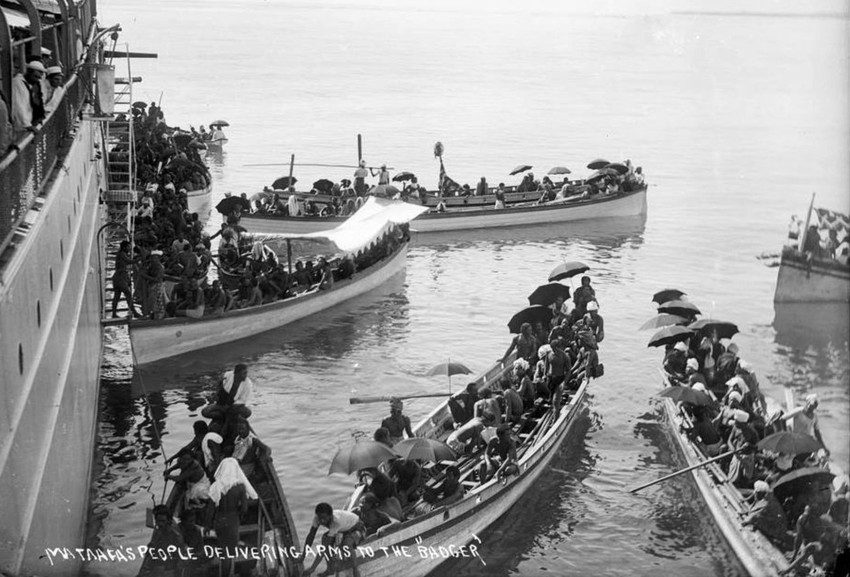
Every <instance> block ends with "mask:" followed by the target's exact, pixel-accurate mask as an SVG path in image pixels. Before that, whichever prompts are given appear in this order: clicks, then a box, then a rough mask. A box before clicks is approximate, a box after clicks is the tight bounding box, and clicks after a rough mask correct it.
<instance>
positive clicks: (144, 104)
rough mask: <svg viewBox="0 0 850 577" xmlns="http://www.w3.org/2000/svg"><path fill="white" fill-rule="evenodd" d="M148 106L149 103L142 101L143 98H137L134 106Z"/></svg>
mask: <svg viewBox="0 0 850 577" xmlns="http://www.w3.org/2000/svg"><path fill="white" fill-rule="evenodd" d="M147 107H148V103H147V102H142V101H141V100H137V101H135V102H134V103H133V108H147Z"/></svg>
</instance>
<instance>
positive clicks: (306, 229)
mask: <svg viewBox="0 0 850 577" xmlns="http://www.w3.org/2000/svg"><path fill="white" fill-rule="evenodd" d="M641 214H646V188H642V189H640V190H637V191H634V192H627V193H625V194H622V195H619V196H610V197H601V198H594V199H588V200H577V201H574V202H563V203H550V204H547V205H538V204H530V205H523V206H519V205H508V207H507V208H505V209H499V210H496V209H494V208H493V206H487V207H482V208H468V209H464V208H457V209H453V208H451V207H450V208H449V209H448V210H447V211H446V212H428V213H425V214H423V215H421V216H419V217H417V218H416V220H415V221H414V222H413V223H412V224H411V228H412V229H413V230H416V231H417V232H442V231H452V230H454V231H458V230H475V229H482V228H499V227H507V226H523V225H531V224H552V223H560V222H571V221H578V220H587V219H594V218H610V217H623V216H637V215H641ZM344 221H345V217H300V216H296V217H289V216H273V215H258V214H246V215H243V216H242V225H243V226H244V227H245V228H247V229H248V230H249V231H250V232H253V233H259V234H304V233H310V232H316V231H320V230H324V229H327V228H330V227H333V226H337V225H339V224H340V223H342V222H344Z"/></svg>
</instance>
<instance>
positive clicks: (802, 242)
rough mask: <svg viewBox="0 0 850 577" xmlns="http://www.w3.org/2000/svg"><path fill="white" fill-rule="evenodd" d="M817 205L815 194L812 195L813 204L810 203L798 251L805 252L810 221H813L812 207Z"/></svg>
mask: <svg viewBox="0 0 850 577" xmlns="http://www.w3.org/2000/svg"><path fill="white" fill-rule="evenodd" d="M814 205H815V193H814V192H813V193H812V202H810V203H809V212H808V213H807V214H806V224H805V225H803V232H802V234H800V246H799V247H797V250H799V251H800V252H803V250H804V247H805V246H806V236H807V235H808V233H809V221H811V219H812V207H814Z"/></svg>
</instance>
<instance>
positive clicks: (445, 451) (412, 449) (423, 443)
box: [393, 437, 457, 463]
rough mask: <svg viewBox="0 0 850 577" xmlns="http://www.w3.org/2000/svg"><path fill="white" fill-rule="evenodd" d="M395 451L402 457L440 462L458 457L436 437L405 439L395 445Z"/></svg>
mask: <svg viewBox="0 0 850 577" xmlns="http://www.w3.org/2000/svg"><path fill="white" fill-rule="evenodd" d="M393 451H395V452H396V453H398V456H399V457H401V458H402V459H409V460H413V459H419V460H421V461H431V462H433V463H439V462H440V461H454V460H455V459H457V453H455V452H454V451H453V450H452V448H451V447H449V446H448V445H447V444H445V443H443V442H441V441H438V440H436V439H426V438H424V437H413V438H412V439H404V440H403V441H399V442H398V443H396V444H395V445H393Z"/></svg>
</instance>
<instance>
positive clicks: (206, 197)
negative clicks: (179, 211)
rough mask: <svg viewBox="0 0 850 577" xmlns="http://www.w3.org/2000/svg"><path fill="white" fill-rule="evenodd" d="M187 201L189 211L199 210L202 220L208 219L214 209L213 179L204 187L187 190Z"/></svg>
mask: <svg viewBox="0 0 850 577" xmlns="http://www.w3.org/2000/svg"><path fill="white" fill-rule="evenodd" d="M186 201H187V204H188V208H189V212H190V213H193V212H197V213H198V217H199V218H200V219H201V221H206V220H207V218H208V217H209V215H210V210H211V209H212V181H210V183H209V184H208V185H207V186H206V187H204V188H199V189H198V190H192V191H189V192H187V193H186Z"/></svg>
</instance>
